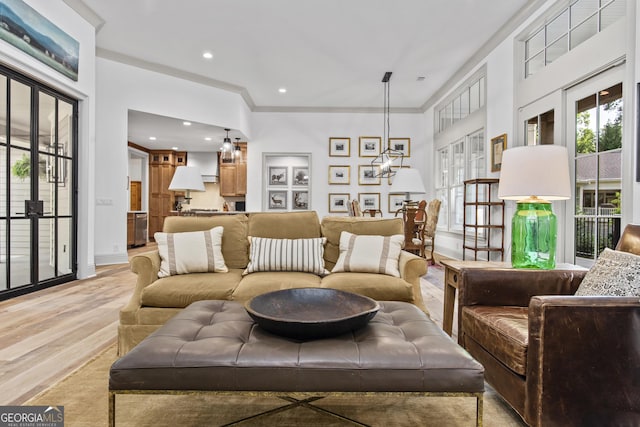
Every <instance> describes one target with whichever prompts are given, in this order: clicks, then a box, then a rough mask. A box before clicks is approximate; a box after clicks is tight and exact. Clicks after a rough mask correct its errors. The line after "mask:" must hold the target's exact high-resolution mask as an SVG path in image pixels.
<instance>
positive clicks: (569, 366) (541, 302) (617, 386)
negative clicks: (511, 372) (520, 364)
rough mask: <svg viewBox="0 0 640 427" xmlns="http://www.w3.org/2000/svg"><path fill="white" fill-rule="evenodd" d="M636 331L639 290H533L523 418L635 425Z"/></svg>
mask: <svg viewBox="0 0 640 427" xmlns="http://www.w3.org/2000/svg"><path fill="white" fill-rule="evenodd" d="M638 337H640V298H635V297H576V296H536V297H533V298H531V303H530V305H529V348H528V353H527V404H526V408H525V412H526V417H525V419H529V420H538V421H537V423H536V425H587V424H589V425H604V424H607V425H639V424H640V339H638ZM535 408H538V410H537V411H538V412H539V413H535V411H536V409H535ZM541 408H542V409H541Z"/></svg>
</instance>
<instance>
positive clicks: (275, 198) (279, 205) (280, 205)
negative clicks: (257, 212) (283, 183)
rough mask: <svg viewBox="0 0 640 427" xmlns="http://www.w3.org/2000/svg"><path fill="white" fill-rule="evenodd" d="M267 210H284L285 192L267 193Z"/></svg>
mask: <svg viewBox="0 0 640 427" xmlns="http://www.w3.org/2000/svg"><path fill="white" fill-rule="evenodd" d="M269 209H274V210H280V209H282V210H286V209H287V192H286V191H280V190H271V191H269Z"/></svg>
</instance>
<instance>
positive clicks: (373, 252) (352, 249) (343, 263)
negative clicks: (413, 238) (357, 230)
mask: <svg viewBox="0 0 640 427" xmlns="http://www.w3.org/2000/svg"><path fill="white" fill-rule="evenodd" d="M403 242H404V236H403V235H401V234H396V235H393V236H368V235H365V236H358V235H356V234H352V233H349V232H348V231H343V232H342V234H341V235H340V257H339V258H338V261H337V262H336V265H335V267H333V270H331V272H332V273H339V272H342V271H346V272H349V271H350V272H357V273H378V274H387V275H389V276H394V277H400V271H399V270H398V259H399V258H400V251H401V250H402V243H403Z"/></svg>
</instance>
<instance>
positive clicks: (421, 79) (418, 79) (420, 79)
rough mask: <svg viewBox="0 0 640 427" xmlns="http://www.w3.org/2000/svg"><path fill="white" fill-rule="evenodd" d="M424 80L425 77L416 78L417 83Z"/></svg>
mask: <svg viewBox="0 0 640 427" xmlns="http://www.w3.org/2000/svg"><path fill="white" fill-rule="evenodd" d="M425 79H426V77H425V76H418V77H417V78H416V80H417V81H419V82H423V81H424V80H425Z"/></svg>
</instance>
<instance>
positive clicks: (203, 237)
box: [154, 227, 229, 277]
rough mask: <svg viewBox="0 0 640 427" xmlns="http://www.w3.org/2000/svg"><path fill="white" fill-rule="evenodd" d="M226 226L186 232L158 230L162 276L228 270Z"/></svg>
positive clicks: (156, 236) (160, 272)
mask: <svg viewBox="0 0 640 427" xmlns="http://www.w3.org/2000/svg"><path fill="white" fill-rule="evenodd" d="M222 232H223V228H222V227H214V228H212V229H211V230H207V231H188V232H185V233H155V234H154V237H155V239H156V242H158V252H160V261H161V262H160V271H159V272H158V277H168V276H173V275H176V274H188V273H208V272H216V273H226V272H227V271H229V270H228V269H227V266H226V265H225V263H224V257H223V256H222Z"/></svg>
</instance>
